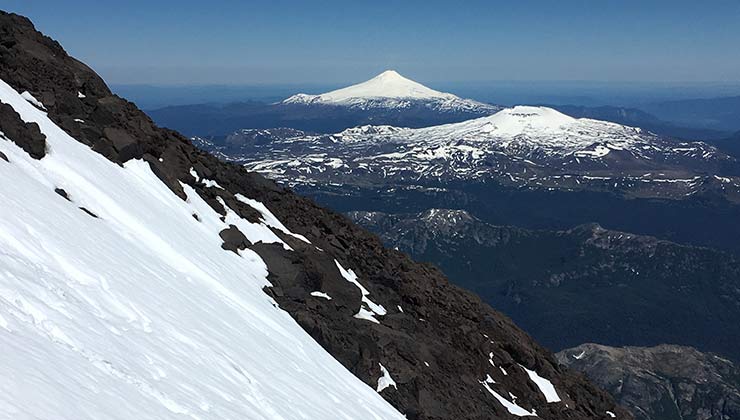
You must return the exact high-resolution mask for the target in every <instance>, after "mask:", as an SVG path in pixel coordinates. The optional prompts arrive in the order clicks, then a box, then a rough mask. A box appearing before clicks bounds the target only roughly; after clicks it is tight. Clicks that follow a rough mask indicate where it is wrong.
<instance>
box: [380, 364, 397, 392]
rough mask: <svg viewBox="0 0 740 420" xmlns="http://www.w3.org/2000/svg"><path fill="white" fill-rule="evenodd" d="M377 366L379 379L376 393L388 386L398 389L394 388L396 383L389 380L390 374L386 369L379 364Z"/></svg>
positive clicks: (391, 379)
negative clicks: (378, 367)
mask: <svg viewBox="0 0 740 420" xmlns="http://www.w3.org/2000/svg"><path fill="white" fill-rule="evenodd" d="M378 366H380V378H378V387H377V391H378V392H381V391H382V390H384V389H386V388H388V387H389V386H392V387H393V388H396V389H398V387H397V386H396V381H394V380H393V378H391V374H390V373H389V372H388V369H386V368H385V366H383V365H382V364H380V363H378Z"/></svg>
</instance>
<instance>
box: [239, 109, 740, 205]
mask: <svg viewBox="0 0 740 420" xmlns="http://www.w3.org/2000/svg"><path fill="white" fill-rule="evenodd" d="M238 135H239V134H238V133H237V134H235V136H237V137H238ZM233 144H238V141H233ZM226 152H227V154H230V155H231V156H232V157H235V158H237V159H240V160H243V161H244V162H245V163H246V165H247V167H248V168H250V169H253V170H256V171H261V172H263V173H265V174H268V175H269V176H271V177H274V178H276V179H280V180H284V181H285V182H289V183H304V184H305V183H307V184H312V183H316V182H324V181H327V180H331V181H334V182H337V183H354V182H363V183H366V182H370V181H372V182H404V183H407V182H429V181H434V182H437V181H451V180H486V179H496V180H499V181H501V182H503V183H506V184H512V183H513V184H514V185H518V186H524V185H526V186H542V187H566V188H578V189H580V188H584V187H586V186H587V185H589V184H591V185H593V184H599V185H600V186H599V187H598V188H600V189H601V188H603V187H605V186H607V185H608V186H609V188H615V186H616V187H618V188H622V187H625V188H633V187H638V188H640V189H644V188H646V187H648V186H649V187H650V188H652V187H653V186H660V187H659V188H658V189H660V190H666V189H669V190H671V191H674V193H675V191H680V193H677V194H686V193H688V192H691V191H693V190H694V189H695V187H696V186H697V185H702V184H703V181H701V180H704V181H707V182H711V183H716V184H718V185H720V186H721V189H727V188H730V189H733V190H737V189H738V184H739V182H738V180H737V179H735V178H732V177H726V176H724V175H727V174H726V172H728V173H729V175H732V174H734V173H735V172H734V170H732V169H730V170H729V171H728V170H727V169H728V168H729V167H737V162H736V161H734V160H733V159H732V158H730V157H728V156H726V155H724V154H722V153H720V152H718V151H717V150H716V149H715V148H714V147H712V146H709V145H707V144H705V143H700V142H679V141H677V140H673V139H667V138H663V137H660V136H657V135H655V134H653V133H650V132H647V131H644V130H642V129H640V128H635V127H629V126H625V125H620V124H616V123H611V122H606V121H598V120H593V119H587V118H573V117H570V116H568V115H565V114H563V113H561V112H558V111H556V110H554V109H551V108H546V107H533V106H516V107H513V108H507V109H503V110H501V111H499V112H497V113H496V114H493V115H490V116H486V117H481V118H476V119H472V120H468V121H463V122H460V123H452V124H445V125H439V126H433V127H425V128H400V127H394V126H388V125H382V126H373V125H365V126H360V127H354V128H350V129H347V130H344V131H342V132H340V133H337V134H334V135H330V136H308V135H303V136H301V135H296V134H295V133H293V135H291V136H289V137H287V138H283V139H273V140H272V141H271V142H270V144H269V145H266V146H265V147H261V148H260V147H257V148H250V149H249V150H246V149H244V150H241V151H238V152H236V153H234V152H229V151H226ZM707 174H711V175H713V176H709V177H707ZM715 175H716V176H715ZM697 177H698V178H697ZM651 194H652V192H651Z"/></svg>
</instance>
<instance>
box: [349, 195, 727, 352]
mask: <svg viewBox="0 0 740 420" xmlns="http://www.w3.org/2000/svg"><path fill="white" fill-rule="evenodd" d="M350 216H351V217H352V218H353V219H354V220H355V221H357V222H358V223H359V224H361V225H363V226H365V227H367V228H369V229H371V230H373V231H375V232H376V233H378V234H380V235H381V237H382V238H383V239H384V241H385V242H386V245H388V246H391V247H397V248H398V249H400V250H402V251H405V252H409V253H410V254H411V255H412V256H414V257H415V258H417V259H419V260H422V261H429V262H432V263H434V264H436V265H437V266H439V267H440V268H441V269H442V270H443V271H444V272H445V273H446V274H447V275H448V276H449V277H450V278H451V279H453V280H454V281H455V282H457V284H459V285H460V286H463V287H466V288H468V289H470V290H473V291H474V292H476V293H477V294H479V295H480V296H481V297H482V298H483V300H484V301H486V302H488V303H489V304H491V305H492V306H494V307H495V308H497V309H498V310H500V311H502V312H504V313H505V314H507V315H508V316H510V317H512V319H513V320H514V321H515V322H516V323H517V324H518V325H521V326H522V327H523V328H524V329H525V330H526V331H528V332H529V333H530V334H532V335H533V336H534V337H535V338H536V339H537V340H538V341H540V342H541V343H543V344H544V345H546V346H548V347H549V348H551V349H555V350H560V349H563V348H567V347H572V346H576V345H578V344H580V343H584V342H590V341H596V342H600V343H604V344H608V345H620V346H621V345H641V346H653V345H656V344H662V343H678V344H684V345H691V346H694V347H697V348H699V349H701V350H703V351H714V352H717V353H720V354H723V355H725V356H729V357H732V358H733V359H737V358H740V349H738V345H737V344H738V342H737V337H740V324H738V322H737V320H738V319H739V318H740V261H739V260H738V259H737V258H736V257H735V256H733V255H730V254H726V253H723V252H720V251H716V250H713V249H710V248H701V247H694V246H685V245H679V244H676V243H673V242H668V241H662V240H658V239H655V238H653V237H649V236H641V235H635V234H631V233H625V232H618V231H613V230H607V229H603V228H601V227H600V226H598V225H594V224H590V225H583V226H579V227H576V228H573V229H568V230H562V231H553V230H530V229H521V228H516V227H511V226H497V225H491V224H488V223H485V222H483V221H481V220H479V219H477V218H475V217H473V216H471V215H470V214H468V213H467V212H465V211H462V210H440V209H436V210H430V211H427V212H424V213H420V214H408V215H388V214H383V213H368V212H352V213H350ZM565 326H567V327H565Z"/></svg>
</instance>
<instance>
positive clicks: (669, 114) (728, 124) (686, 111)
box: [640, 96, 740, 132]
mask: <svg viewBox="0 0 740 420" xmlns="http://www.w3.org/2000/svg"><path fill="white" fill-rule="evenodd" d="M640 108H641V109H642V110H644V111H646V112H649V113H651V114H653V115H655V116H656V117H657V118H660V119H662V120H664V121H669V122H671V123H673V124H676V125H683V126H690V127H697V128H705V129H712V130H722V131H731V132H734V131H737V130H740V96H728V97H720V98H704V99H683V100H677V101H663V102H654V103H647V104H644V105H641V106H640Z"/></svg>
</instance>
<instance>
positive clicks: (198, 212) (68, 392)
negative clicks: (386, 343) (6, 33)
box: [0, 81, 403, 420]
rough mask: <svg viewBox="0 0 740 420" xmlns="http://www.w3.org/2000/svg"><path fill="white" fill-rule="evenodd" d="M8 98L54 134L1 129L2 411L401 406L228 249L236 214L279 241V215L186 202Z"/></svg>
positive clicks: (253, 233)
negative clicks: (18, 138) (38, 136)
mask: <svg viewBox="0 0 740 420" xmlns="http://www.w3.org/2000/svg"><path fill="white" fill-rule="evenodd" d="M0 101H1V102H3V103H5V104H10V105H11V106H12V107H13V109H14V110H15V111H16V112H18V113H19V115H20V117H21V118H22V119H23V121H25V122H34V123H37V124H38V125H39V127H40V129H41V132H42V133H43V134H44V135H46V141H47V154H46V156H45V157H44V158H43V159H41V160H36V159H33V158H31V157H30V156H29V155H28V154H27V153H26V152H24V151H23V150H21V149H20V148H19V147H18V146H16V144H14V143H12V142H10V141H9V140H11V139H7V138H6V137H5V135H0V152H2V154H3V155H5V157H6V158H7V161H6V160H5V159H0V179H2V180H3V181H2V182H0V197H2V201H3V204H2V206H0V343H2V357H0V418H8V419H10V418H12V419H38V418H44V419H51V418H54V419H75V420H78V419H96V420H97V419H103V418H105V419H122V420H123V419H126V420H130V419H168V418H172V419H184V418H191V419H221V418H223V419H226V418H229V419H233V418H242V419H298V418H303V419H334V418H337V419H338V418H342V419H350V418H352V419H362V420H367V419H391V418H403V417H402V416H401V415H400V414H399V413H398V412H397V411H396V410H395V409H394V408H393V407H391V406H390V405H389V404H388V403H387V402H385V401H384V400H383V398H382V397H381V396H380V395H378V393H376V391H375V390H373V389H372V388H370V387H369V386H367V385H365V384H364V383H362V382H361V381H360V380H359V379H357V378H356V377H355V376H353V375H352V374H351V373H350V372H348V371H347V370H346V369H345V368H344V367H343V366H342V365H341V364H340V363H339V362H337V361H336V360H335V359H334V358H332V357H331V356H330V355H329V354H328V353H326V351H324V350H323V349H322V348H321V347H320V346H319V345H318V344H317V343H316V342H315V341H314V340H313V339H311V338H310V337H309V336H308V334H306V333H305V332H304V330H303V329H302V328H301V327H300V326H299V325H298V324H297V323H296V322H295V321H294V320H293V319H292V318H291V317H290V316H289V315H288V314H287V313H286V312H284V311H283V310H281V309H279V308H278V307H277V306H276V304H275V303H274V301H272V299H271V298H270V297H268V295H266V294H265V293H264V292H263V291H262V288H263V286H265V285H267V284H268V281H267V279H266V277H267V274H268V272H267V267H266V265H265V263H264V262H263V261H262V259H261V258H260V257H259V256H258V255H257V254H256V253H255V252H253V251H251V250H249V249H244V250H241V251H239V253H238V254H237V253H232V252H226V251H224V250H223V249H222V248H221V244H222V241H221V239H220V238H219V231H221V230H223V229H225V228H227V227H228V225H229V224H234V225H237V226H238V227H239V228H240V230H241V231H243V232H244V233H245V235H247V237H248V239H250V240H251V241H253V242H257V241H262V242H278V241H280V239H279V238H277V236H275V235H274V234H273V233H272V231H271V230H270V229H268V228H267V227H266V225H265V223H270V220H272V219H270V218H267V217H266V218H265V220H266V222H264V223H261V224H260V223H252V222H249V221H247V220H244V219H242V218H240V217H239V216H236V215H235V214H234V213H230V215H229V216H228V217H227V218H226V219H222V218H221V215H220V214H218V213H216V212H215V211H214V210H213V209H212V208H211V207H210V206H209V205H208V204H206V202H205V201H204V200H203V199H202V197H200V196H199V195H198V194H197V193H196V192H195V190H193V189H192V188H190V187H189V186H184V190H185V193H186V194H187V200H182V199H180V198H179V197H177V196H176V195H175V194H173V193H172V192H171V191H170V190H169V189H168V188H167V187H166V186H165V184H163V183H162V182H161V181H160V180H159V179H158V178H157V177H156V176H155V174H154V173H153V172H152V170H151V169H150V167H149V164H148V163H145V162H143V161H141V160H131V161H128V162H126V163H125V164H124V165H123V166H122V167H121V166H118V165H116V164H114V163H113V162H111V161H109V160H107V159H105V158H104V157H103V156H101V155H99V154H97V153H95V152H93V151H92V150H91V149H90V148H89V147H88V146H85V145H83V144H81V143H79V142H78V141H76V140H75V139H73V138H71V137H70V136H69V135H67V133H65V132H64V131H63V130H61V129H60V128H59V127H57V126H56V125H55V124H54V123H53V122H52V121H51V120H50V119H49V118H48V117H47V116H46V114H45V113H44V112H43V111H41V110H39V109H37V108H36V107H34V106H33V105H32V103H30V102H29V101H28V100H26V99H24V98H23V97H21V95H19V93H18V92H16V91H14V90H13V89H12V88H11V87H9V86H8V85H7V84H5V83H4V82H2V81H0ZM11 180H12V182H11ZM201 182H206V180H201ZM213 188H217V187H216V186H213ZM55 189H59V190H60V192H61V190H63V191H64V193H65V194H66V195H67V196H68V199H65V198H64V197H63V196H62V195H61V194H60V193H57V192H55ZM252 203H254V202H252ZM254 205H255V208H256V210H258V211H267V212H269V210H266V209H265V208H264V206H261V205H259V204H256V203H255V204H254ZM82 207H84V209H86V210H87V212H86V211H83V210H82V209H81V208H82ZM88 212H90V213H92V214H94V215H95V216H96V217H93V216H92V215H91V214H90V213H88ZM196 216H197V219H196ZM274 223H275V222H274V221H273V222H272V224H274ZM278 223H279V222H278ZM283 229H284V228H283Z"/></svg>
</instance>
